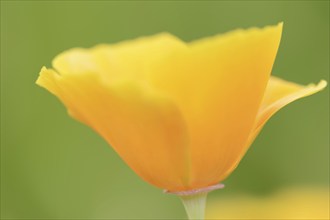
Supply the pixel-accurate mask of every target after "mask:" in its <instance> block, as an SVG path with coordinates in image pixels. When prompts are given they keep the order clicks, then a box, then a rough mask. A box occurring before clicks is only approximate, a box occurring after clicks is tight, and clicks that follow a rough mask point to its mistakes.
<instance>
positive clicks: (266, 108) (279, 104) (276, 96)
mask: <svg viewBox="0 0 330 220" xmlns="http://www.w3.org/2000/svg"><path fill="white" fill-rule="evenodd" d="M326 86H327V82H326V81H325V80H321V81H320V82H319V83H318V84H317V85H315V84H309V85H307V86H303V85H299V84H296V83H293V82H288V81H285V80H282V79H280V78H277V77H274V76H272V77H271V78H270V80H269V82H268V85H267V89H266V93H265V96H264V98H263V101H262V103H261V106H260V109H259V112H258V116H257V119H256V124H255V126H254V132H252V133H251V135H252V137H253V136H256V135H257V133H259V131H260V129H261V128H262V127H263V126H264V125H265V123H266V122H267V121H268V120H269V119H270V117H271V116H273V115H274V114H275V113H276V112H277V111H279V110H280V109H281V108H283V107H284V106H286V105H287V104H289V103H291V102H293V101H295V100H297V99H300V98H303V97H306V96H309V95H313V94H314V93H317V92H319V91H321V90H322V89H324V88H325V87H326Z"/></svg>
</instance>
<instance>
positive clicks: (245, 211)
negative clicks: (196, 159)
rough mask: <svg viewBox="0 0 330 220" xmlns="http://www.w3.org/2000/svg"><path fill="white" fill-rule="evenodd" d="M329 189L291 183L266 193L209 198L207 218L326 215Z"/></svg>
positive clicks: (297, 217) (321, 217)
mask: <svg viewBox="0 0 330 220" xmlns="http://www.w3.org/2000/svg"><path fill="white" fill-rule="evenodd" d="M329 211H330V210H329V189H327V188H322V187H320V188H319V187H295V188H293V187H291V188H288V189H283V190H281V191H279V192H277V193H275V194H274V195H271V196H266V197H261V196H259V197H253V196H246V195H245V196H242V195H241V196H232V197H231V198H219V199H218V200H216V199H213V200H212V201H210V204H209V208H208V211H207V219H217V220H220V219H226V220H229V219H241V220H244V219H285V220H288V219H306V220H309V219H315V220H316V219H324V220H325V219H329V217H330V216H329Z"/></svg>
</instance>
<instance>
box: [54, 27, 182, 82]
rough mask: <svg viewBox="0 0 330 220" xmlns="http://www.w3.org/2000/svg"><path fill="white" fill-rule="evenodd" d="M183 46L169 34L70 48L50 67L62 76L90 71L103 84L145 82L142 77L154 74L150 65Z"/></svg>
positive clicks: (152, 66) (155, 63)
mask: <svg viewBox="0 0 330 220" xmlns="http://www.w3.org/2000/svg"><path fill="white" fill-rule="evenodd" d="M185 47H186V44H185V43H184V42H182V41H181V40H179V39H178V38H176V37H175V36H173V35H171V34H169V33H161V34H157V35H154V36H148V37H141V38H138V39H134V40H128V41H124V42H121V43H117V44H113V45H98V46H95V47H94V48H91V49H83V48H74V49H71V50H68V51H65V52H63V53H62V54H60V55H58V56H57V57H56V58H55V59H54V60H53V63H52V65H53V67H54V68H55V69H56V70H57V71H58V72H60V73H61V74H62V75H63V74H75V73H78V74H79V73H81V72H86V71H87V72H93V73H96V74H100V75H101V77H103V78H102V80H103V81H105V82H106V83H113V82H117V81H121V80H125V79H127V78H129V79H130V80H132V81H133V80H134V81H135V82H140V81H143V83H147V82H146V75H148V74H150V72H151V74H156V73H157V70H155V69H154V66H155V65H157V64H158V63H161V62H163V61H164V60H166V57H168V56H170V55H171V54H172V53H175V52H176V51H177V50H180V49H182V48H185Z"/></svg>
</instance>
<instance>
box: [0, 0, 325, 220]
mask: <svg viewBox="0 0 330 220" xmlns="http://www.w3.org/2000/svg"><path fill="white" fill-rule="evenodd" d="M279 21H284V32H283V38H282V42H281V46H280V49H279V54H278V56H277V60H276V63H275V66H274V69H273V74H274V75H277V76H280V77H282V78H284V79H287V80H292V81H295V82H298V83H303V84H307V83H310V82H318V81H319V80H320V79H326V80H327V81H329V1H288V2H285V1H269V2H268V1H251V2H248V1H233V2H229V1H228V2H227V1H200V2H198V1H191V2H189V1H157V2H151V1H121V2H119V1H118V2H117V1H94V2H93V1H90V2H89V1H67V2H65V1H44V2H42V1H1V217H2V218H78V219H81V218H85V219H92V218H109V219H111V218H117V219H118V218H121V219H125V218H142V219H146V218H152V219H157V218H163V219H164V218H165V219H166V218H174V219H178V218H185V213H184V209H183V206H182V205H181V204H180V201H179V199H178V198H176V197H175V196H171V195H165V194H163V193H162V191H161V190H159V189H156V188H154V187H152V186H150V185H148V184H147V183H145V182H143V181H142V180H141V179H140V178H139V177H138V176H137V175H135V173H133V171H131V170H130V169H129V168H128V167H127V166H126V165H125V164H124V162H123V161H122V160H121V159H120V158H119V157H118V155H116V153H115V152H114V151H113V150H112V149H111V148H110V147H108V145H107V144H106V143H105V141H104V140H102V139H101V138H100V137H99V136H98V135H97V134H96V133H94V132H93V131H92V130H91V129H90V128H88V127H86V126H84V125H82V124H80V123H78V122H76V121H74V120H72V119H71V118H69V116H68V115H67V113H66V110H65V109H64V107H63V106H62V104H61V103H60V102H59V101H58V100H57V99H56V98H55V97H54V96H52V95H51V94H49V93H48V92H47V91H46V90H44V89H42V88H40V87H38V86H36V85H35V80H36V79H37V77H38V72H39V70H40V68H41V67H42V66H43V65H46V66H48V67H50V63H51V60H52V58H53V57H54V56H55V55H57V54H58V53H60V52H62V51H64V50H66V49H69V48H72V47H91V46H93V45H95V44H99V43H114V42H118V41H121V40H125V39H131V38H135V37H139V36H142V35H151V34H155V33H158V32H163V31H168V32H171V33H173V34H175V35H177V36H179V37H180V38H182V39H184V40H187V41H190V40H193V39H197V38H200V37H204V36H209V35H214V34H217V33H221V32H226V31H229V30H232V29H235V28H239V27H242V28H247V27H250V26H264V25H268V24H276V23H278V22H279ZM328 100H329V89H328V88H327V89H326V90H325V91H323V92H321V93H319V94H317V95H315V96H312V97H308V98H305V99H302V100H300V101H297V102H295V103H293V104H291V105H289V106H288V107H286V108H285V109H283V110H281V111H280V112H279V113H278V114H276V116H274V117H273V118H272V119H271V120H270V122H269V123H268V124H267V125H266V126H265V128H264V129H263V131H262V133H261V134H260V135H259V137H258V138H257V140H256V141H255V143H254V144H253V145H252V147H251V149H250V150H249V151H248V153H247V155H246V156H245V158H244V159H243V161H242V162H241V164H240V165H239V167H238V168H237V170H236V171H235V172H234V173H233V174H232V175H231V176H230V177H229V178H228V179H227V180H226V181H225V182H224V183H225V184H226V188H225V189H224V190H219V191H217V192H214V193H212V194H210V197H212V199H214V198H217V197H219V198H220V197H222V196H228V195H229V196H230V195H231V194H239V193H249V194H252V195H268V194H270V193H272V192H273V191H276V190H278V189H280V188H283V187H287V186H300V185H325V186H328V183H329V101H328Z"/></svg>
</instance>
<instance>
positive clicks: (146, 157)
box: [37, 23, 326, 191]
mask: <svg viewBox="0 0 330 220" xmlns="http://www.w3.org/2000/svg"><path fill="white" fill-rule="evenodd" d="M281 33H282V23H280V24H278V25H275V26H267V27H265V28H250V29H247V30H235V31H231V32H229V33H226V34H223V35H218V36H215V37H210V38H205V39H202V40H197V41H193V42H190V43H185V42H183V41H181V40H180V39H178V38H176V37H174V36H172V35H170V34H167V33H161V34H158V35H155V36H151V37H143V38H139V39H136V40H130V41H125V42H121V43H118V44H114V45H98V46H96V47H94V48H91V49H82V48H74V49H71V50H68V51H66V52H64V53H62V54H60V55H58V56H57V57H56V58H55V59H54V60H53V69H47V68H45V67H44V68H42V70H41V72H40V76H39V78H38V80H37V84H38V85H40V86H42V87H44V88H46V89H47V90H49V91H50V92H51V93H53V94H54V95H55V96H57V97H58V98H59V99H60V100H61V101H62V102H63V104H64V105H65V106H66V108H67V109H68V112H69V114H70V115H71V116H72V117H74V118H75V119H77V120H79V121H81V122H82V123H84V124H86V125H88V126H90V127H91V128H93V129H94V130H95V131H96V132H97V133H99V134H100V135H101V136H102V137H103V138H104V139H105V140H106V141H107V142H108V143H109V144H110V145H111V146H112V147H113V148H114V149H115V151H116V152H117V153H118V154H119V155H120V156H121V157H122V158H123V160H124V161H125V162H126V163H127V164H128V165H129V166H130V167H131V168H132V169H133V170H134V171H135V172H136V173H137V174H138V175H139V176H140V177H142V178H143V179H144V180H146V181H147V182H149V183H151V184H153V185H155V186H157V187H159V188H163V189H167V190H169V191H182V190H191V189H197V188H202V187H207V186H210V185H213V184H216V183H218V182H219V181H222V180H224V179H225V178H226V177H227V176H228V175H229V174H230V173H231V172H232V171H233V170H234V168H235V167H236V166H237V165H238V163H239V161H240V159H241V158H242V157H243V155H244V154H245V152H246V150H247V149H248V147H249V146H250V144H251V143H252V141H253V140H254V138H255V137H256V135H257V134H258V132H259V131H260V129H261V128H262V126H263V125H264V123H266V121H267V120H268V119H269V118H270V117H271V116H272V115H273V114H274V113H275V112H276V111H278V110H279V109H280V108H282V107H283V106H285V105H286V104H288V103H290V102H292V101H294V100H296V99H299V98H301V97H304V96H307V95H310V94H312V93H315V92H317V91H319V90H321V89H323V88H324V87H325V86H326V83H325V82H324V81H322V82H321V83H320V84H318V85H309V86H301V85H297V84H294V83H289V82H286V81H283V80H280V79H277V78H275V77H271V78H270V74H271V70H272V66H273V63H274V61H275V57H276V53H277V50H278V47H279V43H280V38H281Z"/></svg>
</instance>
